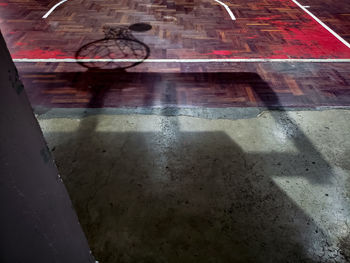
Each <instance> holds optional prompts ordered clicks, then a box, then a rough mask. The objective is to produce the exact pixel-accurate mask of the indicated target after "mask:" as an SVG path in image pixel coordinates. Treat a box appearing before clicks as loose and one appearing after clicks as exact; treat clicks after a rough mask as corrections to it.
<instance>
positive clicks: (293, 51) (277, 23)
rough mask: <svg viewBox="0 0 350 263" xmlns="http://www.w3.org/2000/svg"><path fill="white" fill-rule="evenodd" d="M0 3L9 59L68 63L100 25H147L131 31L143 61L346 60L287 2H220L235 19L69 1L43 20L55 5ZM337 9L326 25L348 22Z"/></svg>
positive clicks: (98, 33)
mask: <svg viewBox="0 0 350 263" xmlns="http://www.w3.org/2000/svg"><path fill="white" fill-rule="evenodd" d="M1 1H5V2H3V5H0V17H1V20H0V28H1V30H2V33H3V35H4V37H5V40H6V41H7V43H8V46H9V49H10V52H11V54H12V57H13V58H67V57H68V58H71V57H74V54H75V52H76V51H77V50H78V49H79V48H80V47H81V46H82V45H84V44H86V43H89V42H91V41H94V40H97V39H101V38H103V37H104V34H103V31H102V29H103V27H104V26H106V25H109V26H120V25H131V24H133V23H138V22H144V23H149V24H150V25H151V26H152V29H151V30H150V31H147V32H144V33H137V34H136V37H137V39H138V40H140V41H141V42H143V43H145V44H146V45H147V46H148V47H149V48H150V50H151V52H150V58H182V59H191V58H350V49H349V48H348V47H346V46H345V45H344V44H343V43H341V42H340V41H339V40H338V39H336V38H335V37H334V36H333V35H332V34H331V33H329V32H328V31H327V30H326V29H325V28H323V27H322V26H321V25H320V24H318V23H317V22H316V21H315V20H313V19H312V18H311V17H310V16H309V15H308V14H306V13H305V12H304V11H303V10H302V9H300V8H299V7H298V6H297V5H296V4H295V3H293V2H292V1H291V0H287V1H285V0H263V1H256V0H248V1H246V0H244V1H243V0H239V1H225V0H223V1H224V2H225V3H226V4H227V5H228V6H229V8H230V9H231V10H232V12H233V13H234V15H235V16H236V18H237V20H236V21H232V20H231V18H230V16H229V15H228V13H227V11H226V10H225V8H224V7H223V6H221V5H220V4H218V3H217V2H215V1H214V0H144V1H136V0H111V1H105V0H93V1H92V0H69V1H67V2H65V3H64V4H62V5H61V6H59V7H58V8H57V9H56V10H55V11H54V12H53V13H52V14H51V15H50V16H49V17H48V18H47V19H42V16H43V15H44V14H45V13H46V12H47V11H48V10H49V8H51V7H52V6H53V5H54V4H55V3H56V1H52V2H46V1H28V0H1ZM305 1H306V0H305ZM307 1H311V0H307ZM4 4H5V5H4ZM329 5H330V2H329ZM327 6H328V5H327ZM327 6H326V7H327ZM342 6H343V7H345V8H348V4H343V5H342ZM333 10H334V9H333ZM342 11H343V12H342V14H341V16H342V17H344V19H343V20H342V21H338V20H336V19H332V17H334V16H335V14H334V13H333V16H332V15H330V20H329V22H330V24H331V26H336V27H337V25H338V24H344V23H345V24H346V23H348V22H344V21H346V20H349V16H348V15H349V13H350V10H349V9H348V10H346V9H345V10H342ZM316 13H317V12H316ZM334 24H336V25H334ZM340 27H341V26H338V27H337V28H340ZM347 29H348V27H345V28H342V29H341V32H340V33H343V34H345V36H347V34H348V32H349V30H347Z"/></svg>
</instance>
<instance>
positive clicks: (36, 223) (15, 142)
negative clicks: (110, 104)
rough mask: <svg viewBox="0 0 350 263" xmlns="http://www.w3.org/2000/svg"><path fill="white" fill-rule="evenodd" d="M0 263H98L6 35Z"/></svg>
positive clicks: (0, 113) (0, 89)
mask: <svg viewBox="0 0 350 263" xmlns="http://www.w3.org/2000/svg"><path fill="white" fill-rule="evenodd" d="M0 262H4V263H6V262H35V263H39V262H45V263H49V262H64V263H68V262H74V263H78V262H94V259H93V257H92V255H91V253H90V249H89V247H88V244H87V240H86V238H85V236H84V233H83V231H82V229H81V227H80V225H79V222H78V218H77V216H76V214H75V211H74V210H73V208H72V203H71V201H70V199H69V196H68V193H67V191H66V189H65V187H64V185H63V183H62V180H61V179H60V177H59V175H58V171H57V169H56V166H55V164H54V162H53V159H52V157H51V155H50V151H49V150H48V148H47V146H46V143H45V140H44V138H43V135H42V133H41V130H40V127H39V125H38V123H37V120H36V119H35V117H34V115H33V113H32V109H31V106H30V104H29V102H28V99H27V96H26V94H25V92H24V90H23V85H22V83H21V82H20V80H19V79H18V74H17V70H16V68H15V65H14V63H13V62H12V59H11V57H10V54H9V52H8V50H7V48H6V44H5V42H4V39H3V37H2V35H1V34H0Z"/></svg>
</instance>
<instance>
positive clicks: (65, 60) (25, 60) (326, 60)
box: [13, 58, 350, 63]
mask: <svg viewBox="0 0 350 263" xmlns="http://www.w3.org/2000/svg"><path fill="white" fill-rule="evenodd" d="M13 61H14V62H23V63H38V62H44V63H47V62H52V63H62V62H63V63H77V62H85V63H86V62H120V63H122V62H143V63H210V62H217V63H225V62H228V63H231V62H233V63H234V62H290V63H294V62H298V63H300V62H304V63H305V62H307V63H310V62H311V63H350V58H349V59H341V58H340V59H333V58H320V59H318V58H305V59H299V58H296V59H293V58H291V59H279V58H226V59H225V58H223V59H176V58H175V59H172V58H168V59H146V60H142V59H103V58H101V59H74V58H43V59H40V58H39V59H36V58H34V59H33V58H15V59H13Z"/></svg>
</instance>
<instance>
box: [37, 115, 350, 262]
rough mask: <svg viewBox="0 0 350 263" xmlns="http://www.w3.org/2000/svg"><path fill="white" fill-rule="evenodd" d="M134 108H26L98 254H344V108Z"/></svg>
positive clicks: (348, 225) (327, 258) (117, 257)
mask: <svg viewBox="0 0 350 263" xmlns="http://www.w3.org/2000/svg"><path fill="white" fill-rule="evenodd" d="M133 113H138V114H133ZM140 113H141V114H140ZM145 113H150V112H149V111H146V112H145V111H142V110H137V109H135V110H124V111H122V112H120V111H119V112H118V110H115V111H113V110H103V111H102V110H90V111H89V112H82V111H81V112H77V111H75V110H58V109H56V110H55V109H53V110H50V111H48V112H45V113H41V114H39V115H37V118H38V120H39V122H40V125H41V127H42V129H43V132H44V136H45V137H46V140H47V142H48V144H49V147H50V149H51V151H52V152H53V155H54V157H55V160H56V164H57V166H58V168H59V170H60V173H61V176H62V178H63V181H64V182H65V184H66V186H67V188H68V191H69V193H70V196H71V198H72V201H73V203H74V206H75V209H76V211H77V213H78V216H79V219H80V222H81V224H82V226H83V229H84V231H85V233H86V235H87V238H88V240H89V244H90V247H91V249H92V251H93V254H94V256H95V257H96V259H97V260H98V261H99V262H102V263H106V262H202V263H203V262H349V261H350V111H349V110H323V111H311V110H308V111H264V112H260V113H259V110H257V109H246V110H242V109H241V110H240V109H231V110H230V109H222V110H220V109H211V110H203V109H186V110H182V111H181V112H180V111H177V110H176V109H166V110H161V109H158V110H155V112H153V113H155V114H152V115H146V114H145ZM245 113H246V114H245ZM183 115H189V116H183ZM191 115H192V116H196V117H192V116H191Z"/></svg>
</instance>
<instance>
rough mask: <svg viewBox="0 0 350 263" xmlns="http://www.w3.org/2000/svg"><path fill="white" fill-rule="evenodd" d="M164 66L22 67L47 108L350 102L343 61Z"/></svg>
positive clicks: (35, 97) (34, 96) (36, 100)
mask: <svg viewBox="0 0 350 263" xmlns="http://www.w3.org/2000/svg"><path fill="white" fill-rule="evenodd" d="M160 66H162V65H160ZM160 66H159V65H154V66H153V67H151V66H150V65H149V64H147V63H144V64H141V65H139V66H137V67H135V68H132V69H128V70H127V71H109V70H102V71H94V70H86V71H85V72H74V71H70V72H54V71H52V68H54V67H53V66H52V65H51V64H50V65H44V64H40V65H38V67H42V69H43V70H42V71H39V72H33V71H32V67H28V68H25V67H20V75H21V78H22V80H23V82H24V86H25V88H26V90H27V93H28V95H29V98H30V100H31V102H32V104H33V105H35V106H45V107H63V108H69V107H78V108H85V107H141V106H199V107H255V106H266V107H319V106H350V74H349V68H348V67H344V64H341V63H338V64H331V63H297V64H291V63H252V64H246V63H243V64H239V63H230V64H229V65H222V64H221V63H211V64H210V65H209V66H207V65H205V66H203V65H201V64H190V65H189V64H185V65H184V64H181V65H179V64H171V65H168V67H167V68H165V69H164V68H163V69H162V68H161V67H160ZM45 70H46V72H45ZM43 72H44V73H43Z"/></svg>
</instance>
